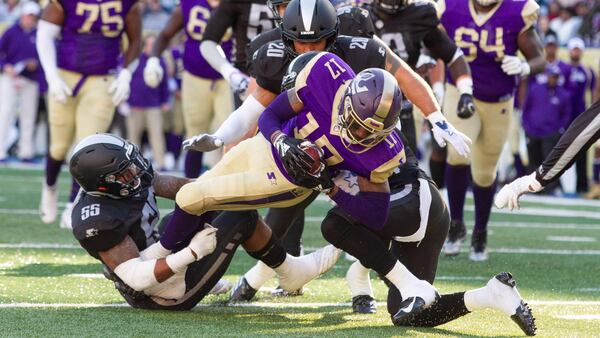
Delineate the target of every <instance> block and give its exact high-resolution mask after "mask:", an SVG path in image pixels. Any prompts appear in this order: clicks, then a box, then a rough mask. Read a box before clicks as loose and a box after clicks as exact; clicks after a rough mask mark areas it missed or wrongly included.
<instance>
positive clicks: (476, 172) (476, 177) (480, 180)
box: [471, 167, 496, 187]
mask: <svg viewBox="0 0 600 338" xmlns="http://www.w3.org/2000/svg"><path fill="white" fill-rule="evenodd" d="M471 174H472V175H473V183H475V184H476V185H478V186H480V187H489V186H491V185H492V184H493V183H494V181H496V168H495V167H494V168H491V169H485V168H483V169H482V168H478V169H475V168H473V167H471Z"/></svg>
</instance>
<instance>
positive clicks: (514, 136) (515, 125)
mask: <svg viewBox="0 0 600 338" xmlns="http://www.w3.org/2000/svg"><path fill="white" fill-rule="evenodd" d="M521 130H523V126H521V110H520V109H519V108H517V107H514V110H513V116H512V119H511V120H510V127H509V131H508V145H509V148H510V152H511V154H512V155H513V165H514V167H515V172H516V175H517V177H521V176H524V175H526V174H527V170H526V169H525V165H524V162H523V160H524V159H522V158H521V152H520V148H521Z"/></svg>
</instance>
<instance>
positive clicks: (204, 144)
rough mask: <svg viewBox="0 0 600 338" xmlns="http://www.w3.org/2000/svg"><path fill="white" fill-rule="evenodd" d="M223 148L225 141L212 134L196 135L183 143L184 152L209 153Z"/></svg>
mask: <svg viewBox="0 0 600 338" xmlns="http://www.w3.org/2000/svg"><path fill="white" fill-rule="evenodd" d="M222 146H223V141H221V140H220V139H219V138H217V137H216V136H213V135H210V134H200V135H196V136H193V137H190V138H188V139H187V140H185V141H183V150H194V151H200V152H208V151H213V150H216V149H219V148H221V147H222Z"/></svg>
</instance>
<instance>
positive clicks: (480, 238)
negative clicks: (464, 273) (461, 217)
mask: <svg viewBox="0 0 600 338" xmlns="http://www.w3.org/2000/svg"><path fill="white" fill-rule="evenodd" d="M488 258H489V254H488V250H487V231H485V230H484V231H473V234H472V235H471V251H470V252H469V259H470V260H472V261H475V262H481V261H487V260H488Z"/></svg>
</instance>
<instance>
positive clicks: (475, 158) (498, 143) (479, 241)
mask: <svg viewBox="0 0 600 338" xmlns="http://www.w3.org/2000/svg"><path fill="white" fill-rule="evenodd" d="M475 107H476V109H477V113H478V114H479V116H480V117H481V119H482V127H481V133H480V136H479V138H478V139H477V140H476V141H474V143H473V150H472V153H471V159H472V160H471V161H472V164H471V172H472V175H473V199H474V201H475V226H474V227H473V234H472V236H471V251H470V253H469V259H471V260H473V261H484V260H487V259H488V252H487V249H486V248H487V225H488V221H489V219H490V214H491V212H492V203H493V201H494V194H495V192H496V171H497V170H496V168H497V166H498V159H499V158H500V154H501V152H502V149H503V148H504V144H505V142H506V139H507V137H508V128H509V125H510V119H511V117H512V109H513V100H512V99H511V100H507V101H504V102H499V103H486V102H482V101H479V100H475Z"/></svg>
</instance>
